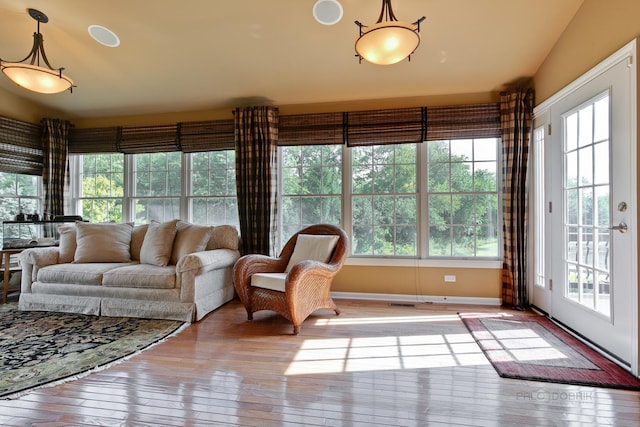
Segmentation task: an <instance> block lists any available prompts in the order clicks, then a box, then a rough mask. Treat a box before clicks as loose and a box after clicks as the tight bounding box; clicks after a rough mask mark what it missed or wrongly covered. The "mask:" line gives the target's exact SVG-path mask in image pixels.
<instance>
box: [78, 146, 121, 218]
mask: <svg viewBox="0 0 640 427" xmlns="http://www.w3.org/2000/svg"><path fill="white" fill-rule="evenodd" d="M78 160H79V162H80V166H81V167H80V176H79V178H80V183H81V186H80V189H79V194H78V201H79V209H80V215H82V217H83V218H84V219H85V220H87V221H90V222H110V221H113V222H122V219H123V218H122V215H123V210H122V206H123V198H124V154H115V153H114V154H110V153H100V154H85V155H82V156H80V158H79V159H78Z"/></svg>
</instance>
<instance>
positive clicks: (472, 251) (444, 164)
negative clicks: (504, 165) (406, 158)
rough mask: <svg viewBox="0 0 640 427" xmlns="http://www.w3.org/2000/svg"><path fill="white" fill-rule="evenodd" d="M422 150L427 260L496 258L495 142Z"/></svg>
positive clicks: (443, 143)
mask: <svg viewBox="0 0 640 427" xmlns="http://www.w3.org/2000/svg"><path fill="white" fill-rule="evenodd" d="M427 144H428V150H427V177H428V182H427V183H426V184H427V185H426V187H427V201H428V209H429V214H428V216H427V221H428V226H429V227H428V229H429V240H428V254H429V256H435V257H438V256H442V257H463V258H467V257H491V258H495V257H497V256H498V255H499V254H500V245H499V244H498V238H499V226H498V221H499V218H498V179H499V177H498V170H499V169H498V140H497V139H496V138H481V139H461V140H452V141H430V142H427Z"/></svg>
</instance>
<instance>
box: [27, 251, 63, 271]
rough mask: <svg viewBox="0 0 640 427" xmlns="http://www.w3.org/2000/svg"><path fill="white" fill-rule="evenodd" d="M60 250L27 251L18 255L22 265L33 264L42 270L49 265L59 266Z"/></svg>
mask: <svg viewBox="0 0 640 427" xmlns="http://www.w3.org/2000/svg"><path fill="white" fill-rule="evenodd" d="M59 254H60V250H59V249H58V248H57V247H47V248H30V249H25V250H24V251H22V252H21V253H20V255H18V259H19V260H20V265H23V264H31V265H33V266H34V267H38V268H42V267H46V266H47V265H53V264H58V258H59Z"/></svg>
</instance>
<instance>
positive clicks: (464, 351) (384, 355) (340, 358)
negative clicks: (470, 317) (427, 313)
mask: <svg viewBox="0 0 640 427" xmlns="http://www.w3.org/2000/svg"><path fill="white" fill-rule="evenodd" d="M421 318H422V317H421ZM377 320H380V319H377ZM488 363H489V362H488V361H487V359H486V357H485V356H484V354H483V353H482V351H481V350H480V348H479V347H478V345H477V344H476V342H475V341H474V339H473V338H472V337H471V336H470V335H469V334H465V333H459V334H458V333H453V334H424V335H404V336H390V335H389V336H374V337H354V338H331V339H307V340H305V341H304V342H303V343H302V346H301V347H300V350H299V351H298V353H297V354H296V356H295V358H294V360H293V361H292V362H291V364H290V365H289V367H288V369H287V371H286V372H285V373H286V375H302V374H321V373H339V372H362V371H381V370H398V369H427V368H441V367H453V366H470V365H486V364H488Z"/></svg>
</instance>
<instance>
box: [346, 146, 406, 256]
mask: <svg viewBox="0 0 640 427" xmlns="http://www.w3.org/2000/svg"><path fill="white" fill-rule="evenodd" d="M351 150H352V180H351V181H352V182H351V187H352V195H351V203H352V227H353V242H352V253H353V254H354V255H398V256H402V255H407V256H416V255H417V238H418V233H417V215H418V209H417V206H418V204H417V185H416V182H417V179H416V167H417V145H416V144H397V145H396V144H392V145H373V146H362V147H353V148H351Z"/></svg>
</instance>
